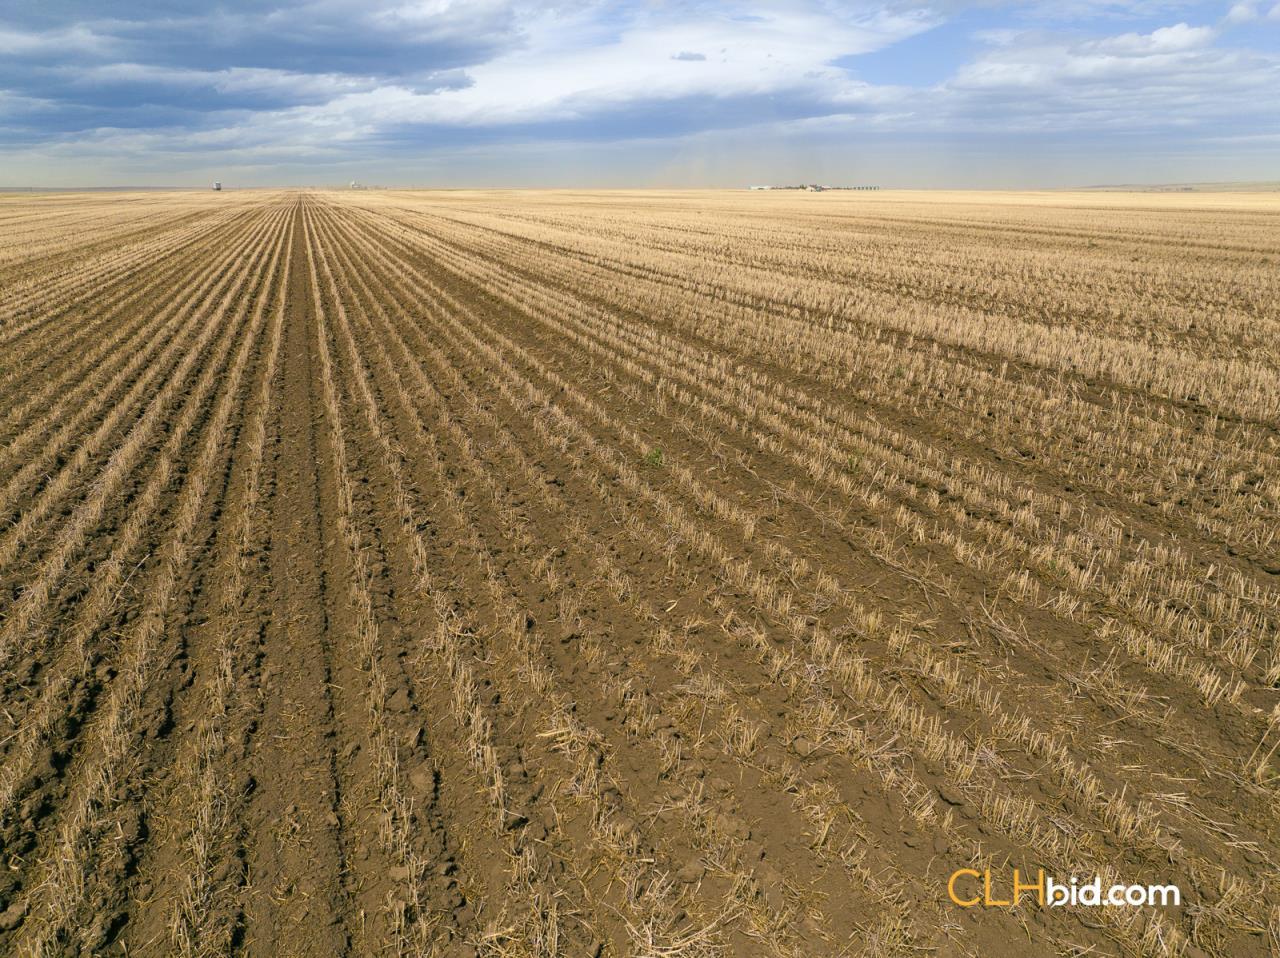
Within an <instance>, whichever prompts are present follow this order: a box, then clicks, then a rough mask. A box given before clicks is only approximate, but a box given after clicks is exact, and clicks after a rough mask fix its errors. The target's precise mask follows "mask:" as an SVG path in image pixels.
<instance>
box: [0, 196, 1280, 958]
mask: <svg viewBox="0 0 1280 958" xmlns="http://www.w3.org/2000/svg"><path fill="white" fill-rule="evenodd" d="M0 398H2V399H3V403H2V408H0V705H2V706H3V707H2V709H0V854H2V855H3V860H2V864H3V868H0V953H3V954H6V955H7V954H13V955H23V956H36V955H41V956H45V955H48V956H52V955H74V954H105V955H197V956H208V955H232V954H243V955H254V956H258V955H262V956H266V955H316V956H330V955H342V954H351V955H420V954H421V955H436V954H439V955H446V956H451V958H461V956H472V955H485V956H491V955H492V956H497V955H512V956H518V955H544V956H559V955H566V956H578V955H597V954H601V955H610V956H620V955H636V956H653V958H680V956H689V958H697V956H703V955H784V956H809V955H813V956H826V955H832V956H835V955H868V956H881V955H913V956H918V955H939V956H959V955H1054V954H1059V955H1188V956H1198V955H1215V956H1250V955H1258V956H1261V955H1266V954H1269V953H1275V952H1276V951H1277V950H1280V873H1278V871H1277V868H1278V865H1277V861H1278V858H1280V812H1278V811H1277V808H1278V807H1280V711H1278V709H1280V200H1277V198H1276V197H1275V196H1274V195H1271V196H1266V195H1258V196H1247V195H1229V194H1223V195H1216V196H1182V195H1169V196H1163V195H1133V194H1130V195H1121V194H1074V195H1072V194H1042V195H1028V194H1023V195H1017V194H1006V195H998V194H991V195H983V194H916V195H913V194H901V193H888V192H885V193H877V194H859V193H851V194H835V193H826V194H817V195H811V194H796V193H787V194H782V193H772V194H764V193H750V194H748V193H572V192H548V193H496V192H493V193H481V192H475V193H468V192H436V193H426V192H423V193H410V192H351V193H336V192H334V193H326V192H305V191H303V192H298V191H291V192H285V191H281V192H226V193H221V194H213V193H209V194H197V193H189V194H180V193H174V194H156V193H151V194H101V195H54V196H45V197H29V196H6V197H0ZM962 868H971V869H974V870H975V871H981V870H984V869H990V870H991V875H992V879H993V881H994V882H995V883H996V887H995V888H994V889H993V892H992V897H993V898H995V899H1004V898H1007V897H1008V895H1007V892H1008V890H1009V889H1008V887H1007V886H1008V883H1009V881H1010V880H1011V878H1012V869H1013V868H1018V869H1020V871H1021V874H1022V875H1023V876H1024V878H1025V877H1027V876H1028V875H1032V876H1034V875H1035V874H1036V873H1037V871H1038V870H1039V869H1043V870H1044V871H1045V872H1046V873H1047V874H1049V875H1052V876H1053V877H1055V878H1057V879H1058V880H1064V879H1067V878H1069V877H1071V876H1073V875H1074V876H1077V877H1079V878H1082V879H1083V878H1091V877H1093V876H1095V875H1096V876H1101V877H1102V878H1103V880H1104V882H1106V883H1110V882H1111V881H1116V882H1123V883H1125V884H1129V883H1141V884H1144V885H1146V884H1161V885H1163V884H1176V885H1178V886H1179V888H1180V890H1181V893H1182V904H1181V906H1179V907H1162V908H1151V907H1147V908H1079V907H1076V908H1072V907H1064V908H1056V909H1043V908H1041V907H1039V905H1037V904H1035V903H1034V902H1033V901H1031V900H1030V898H1029V896H1028V897H1024V900H1023V903H1022V905H1021V906H1020V907H1018V908H1012V909H1011V908H1007V907H983V906H982V905H981V904H979V905H977V906H975V907H969V908H966V907H961V906H959V905H957V904H955V903H953V902H952V901H951V900H950V899H949V897H948V892H947V884H948V878H949V877H950V876H951V875H952V874H953V873H954V872H955V871H956V870H957V869H962ZM956 887H957V889H958V890H959V891H960V892H961V893H962V897H964V898H966V899H967V898H969V897H970V896H971V895H974V894H980V893H981V891H982V887H981V881H980V880H974V879H972V877H971V876H967V877H966V878H965V880H964V882H963V883H962V884H960V885H958V886H956Z"/></svg>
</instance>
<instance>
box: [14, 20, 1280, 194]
mask: <svg viewBox="0 0 1280 958" xmlns="http://www.w3.org/2000/svg"><path fill="white" fill-rule="evenodd" d="M214 178H217V179H221V180H223V181H225V182H227V183H228V184H233V183H234V184H241V185H285V184H301V183H312V184H326V183H336V182H342V181H346V180H349V179H352V178H356V179H360V180H362V181H365V182H369V183H384V184H388V185H424V186H429V185H440V186H467V185H477V186H663V185H669V186H717V185H724V186H733V185H740V184H742V183H754V182H776V181H788V182H794V181H800V180H805V181H809V180H815V179H816V180H823V181H828V182H876V183H881V184H883V185H886V186H907V187H914V186H924V187H928V186H961V187H965V186H974V187H999V186H1009V187H1034V186H1064V185H1087V184H1094V183H1138V182H1172V181H1190V180H1264V179H1265V180H1277V179H1280V0H1257V2H1254V0H1243V2H1233V3H1214V4H1206V3H1187V2H1181V3H1180V2H1168V3H1164V2H1156V0H1138V2H1133V3H1123V2H1107V0H1059V2H1049V0H1044V2H1040V3H1029V4H1026V3H1024V4H1015V3H1004V2H1001V0H985V2H979V3H964V2H959V0H938V2H935V3H917V2H912V0H891V2H881V3H875V2H868V3H834V2H825V3H824V2H812V3H808V2H798V0H797V2H790V3H767V2H766V3H750V4H732V3H703V2H670V3H668V2H660V0H648V2H640V3H609V4H602V3H590V2H574V0H566V2H563V3H550V4H546V3H544V4H525V3H509V2H504V0H477V2H470V3H457V2H449V0H360V2H353V0H278V2H274V3H273V2H270V0H268V2H265V3H248V2H238V0H232V2H223V3H217V2H214V3H209V4H202V5H195V4H179V3H161V2H154V0H116V2H113V3H111V4H103V3H89V2H82V0H45V2H40V3H33V2H21V3H19V2H13V0H0V185H27V184H31V185H50V186H68V185H122V184H155V185H196V184H199V183H203V182H204V181H206V180H209V179H214Z"/></svg>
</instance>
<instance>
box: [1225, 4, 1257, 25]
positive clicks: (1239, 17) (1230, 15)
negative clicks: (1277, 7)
mask: <svg viewBox="0 0 1280 958" xmlns="http://www.w3.org/2000/svg"><path fill="white" fill-rule="evenodd" d="M1256 19H1258V8H1257V7H1256V6H1255V5H1254V4H1252V3H1248V2H1245V3H1237V4H1234V5H1233V6H1232V7H1231V9H1230V10H1228V11H1227V16H1226V20H1227V22H1228V23H1248V22H1249V21H1250V20H1256Z"/></svg>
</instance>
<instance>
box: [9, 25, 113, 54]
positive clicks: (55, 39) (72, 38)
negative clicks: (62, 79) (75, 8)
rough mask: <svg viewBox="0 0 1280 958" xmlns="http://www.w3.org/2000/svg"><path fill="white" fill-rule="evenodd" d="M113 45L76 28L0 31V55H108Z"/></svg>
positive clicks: (90, 31)
mask: <svg viewBox="0 0 1280 958" xmlns="http://www.w3.org/2000/svg"><path fill="white" fill-rule="evenodd" d="M116 46H117V44H116V43H115V41H114V40H113V39H112V38H111V37H107V36H102V35H99V34H97V33H94V32H93V31H92V30H90V29H89V28H88V27H86V26H83V25H81V24H77V25H75V26H72V27H68V28H66V29H62V30H50V31H47V32H43V33H41V32H37V31H28V30H10V29H5V28H0V55H3V56H42V55H48V54H66V53H89V54H101V53H108V52H110V51H111V50H112V49H113V48H115V47H116Z"/></svg>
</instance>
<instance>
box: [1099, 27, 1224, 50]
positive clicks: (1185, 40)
mask: <svg viewBox="0 0 1280 958" xmlns="http://www.w3.org/2000/svg"><path fill="white" fill-rule="evenodd" d="M1216 32H1217V31H1215V30H1214V29H1213V27H1190V26H1187V25H1186V24H1185V23H1175V24H1174V25H1173V26H1171V27H1161V28H1160V29H1159V30H1155V31H1152V32H1151V33H1124V34H1121V35H1120V36H1118V37H1108V38H1107V39H1105V40H1099V41H1097V42H1095V43H1092V44H1086V45H1085V49H1087V50H1091V51H1092V50H1096V51H1098V52H1100V53H1109V54H1114V55H1116V56H1151V55H1153V54H1160V53H1181V52H1182V51H1184V50H1195V49H1198V48H1201V47H1206V46H1208V45H1209V44H1210V43H1212V42H1213V38H1214V35H1215V34H1216Z"/></svg>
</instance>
